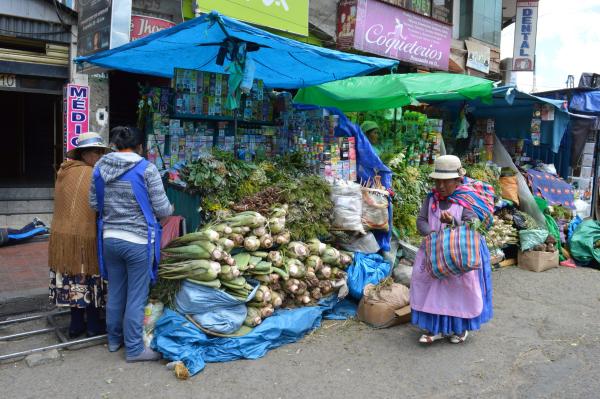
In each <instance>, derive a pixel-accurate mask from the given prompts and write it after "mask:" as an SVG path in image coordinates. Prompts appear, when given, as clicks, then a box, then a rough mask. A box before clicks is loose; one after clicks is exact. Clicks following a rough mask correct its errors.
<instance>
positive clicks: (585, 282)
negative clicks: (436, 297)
mask: <svg viewBox="0 0 600 399" xmlns="http://www.w3.org/2000/svg"><path fill="white" fill-rule="evenodd" d="M494 284H495V292H494V295H495V312H496V316H495V318H494V320H493V322H491V323H489V324H487V325H486V326H485V328H484V329H483V330H482V331H480V332H479V333H477V334H473V336H472V337H471V338H472V339H470V341H468V342H467V344H466V345H462V346H456V345H452V344H449V343H446V342H437V343H435V344H434V345H433V346H431V347H423V346H420V345H419V344H418V343H417V342H416V340H417V338H418V335H419V333H418V331H416V330H415V329H413V328H412V327H409V326H400V327H395V328H392V329H387V330H373V329H370V328H369V327H367V326H365V325H364V324H361V323H358V322H356V321H346V322H344V321H336V322H327V323H326V324H325V325H324V326H323V327H322V328H321V329H319V330H317V331H315V332H314V333H313V334H312V335H310V336H308V337H306V338H305V339H304V340H302V341H301V342H299V343H296V344H293V345H288V346H284V347H282V348H280V349H278V350H275V351H272V352H270V353H268V354H267V356H266V357H264V358H262V359H260V360H257V361H237V362H230V363H220V364H208V365H207V367H206V369H205V370H204V371H203V372H202V373H200V374H198V375H197V376H195V377H193V378H191V379H190V380H188V381H178V380H176V379H175V377H174V376H173V374H172V372H170V371H168V370H167V369H166V368H165V367H164V365H163V364H161V363H151V364H148V363H146V364H127V363H125V361H124V359H123V358H124V354H123V352H122V351H121V352H119V353H117V354H110V353H108V351H107V350H106V347H104V346H96V347H92V348H87V349H81V350H78V351H62V352H61V353H62V354H63V359H62V360H61V361H57V362H54V363H51V364H46V365H41V366H37V367H34V368H29V367H28V366H27V365H26V364H25V363H24V362H17V363H12V364H5V365H2V366H0V386H2V387H3V388H4V390H5V392H4V394H3V395H2V397H3V398H42V397H52V396H57V395H61V396H62V395H68V396H69V397H71V398H134V397H139V398H255V397H263V398H313V397H314V398H323V397H328V398H365V397H372V398H392V397H415V398H418V397H426V398H471V397H486V398H597V397H598V392H600V381H599V379H598V364H600V273H599V272H597V271H595V270H591V269H584V268H581V269H575V270H573V269H565V268H561V269H555V270H551V271H548V272H545V273H541V274H535V273H531V272H525V271H522V270H520V269H517V268H510V269H504V270H501V271H497V272H495V273H494ZM40 340H41V338H40ZM23 344H24V343H23V342H20V343H12V344H2V345H1V346H0V351H1V353H6V352H7V351H8V350H9V349H10V346H14V347H16V346H18V347H22V345H23ZM9 345H10V346H9Z"/></svg>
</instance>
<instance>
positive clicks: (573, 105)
mask: <svg viewBox="0 0 600 399" xmlns="http://www.w3.org/2000/svg"><path fill="white" fill-rule="evenodd" d="M569 109H571V110H573V111H579V112H585V113H598V114H600V90H592V91H582V92H575V93H573V97H571V102H570V103H569Z"/></svg>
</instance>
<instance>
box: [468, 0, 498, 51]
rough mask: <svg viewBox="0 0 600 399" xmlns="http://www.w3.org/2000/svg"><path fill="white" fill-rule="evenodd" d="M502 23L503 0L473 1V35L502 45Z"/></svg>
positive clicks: (496, 44)
mask: <svg viewBox="0 0 600 399" xmlns="http://www.w3.org/2000/svg"><path fill="white" fill-rule="evenodd" d="M501 24H502V0H478V1H473V25H472V31H471V36H472V37H474V38H475V39H479V40H481V41H484V42H486V43H490V44H493V45H495V46H500V35H501Z"/></svg>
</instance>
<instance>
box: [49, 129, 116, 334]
mask: <svg viewBox="0 0 600 399" xmlns="http://www.w3.org/2000/svg"><path fill="white" fill-rule="evenodd" d="M77 144H78V146H77V148H75V149H73V150H71V151H69V152H68V153H67V154H66V156H67V157H68V158H70V159H68V160H66V161H65V162H63V164H62V165H61V166H60V170H59V171H58V177H57V179H56V186H55V189H54V217H53V219H52V227H51V233H50V246H49V259H48V263H49V266H50V299H51V300H53V301H55V303H56V305H57V306H70V307H71V322H70V325H69V336H70V337H71V338H76V337H78V336H80V335H81V334H83V333H84V332H86V331H87V335H88V336H94V335H98V334H102V333H104V330H105V327H104V326H103V325H102V323H101V321H100V312H99V309H100V308H101V307H103V306H104V291H105V287H104V283H103V281H102V279H101V278H100V277H99V272H98V251H97V241H96V213H95V212H94V210H93V209H92V208H90V205H89V191H90V183H91V180H92V171H93V167H94V165H95V164H96V162H97V161H98V160H99V159H100V158H101V157H102V156H103V155H104V154H105V153H106V152H108V151H110V149H109V148H108V147H107V146H106V145H105V144H104V142H103V141H102V137H100V135H98V134H97V133H83V134H81V135H80V136H79V137H78V140H77ZM86 313H87V325H86V321H85V316H86Z"/></svg>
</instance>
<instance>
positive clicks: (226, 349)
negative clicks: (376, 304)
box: [152, 295, 356, 375]
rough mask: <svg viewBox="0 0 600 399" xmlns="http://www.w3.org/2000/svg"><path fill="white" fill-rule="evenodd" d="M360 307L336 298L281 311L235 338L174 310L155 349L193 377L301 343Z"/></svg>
mask: <svg viewBox="0 0 600 399" xmlns="http://www.w3.org/2000/svg"><path fill="white" fill-rule="evenodd" d="M355 314H356V305H355V304H353V303H351V302H349V301H342V302H338V299H337V298H336V297H335V295H334V296H331V297H329V298H325V299H324V300H322V301H321V302H320V304H319V306H308V307H303V308H298V309H279V310H277V311H276V312H275V313H274V314H273V316H271V317H269V318H267V319H265V320H264V321H263V322H262V323H261V324H259V325H258V326H257V327H255V328H254V329H253V330H252V331H251V332H250V333H248V334H246V335H244V336H241V337H233V338H219V337H209V336H207V335H206V334H205V333H203V332H202V331H201V330H200V329H199V328H197V327H196V326H195V325H194V324H193V323H191V322H190V321H188V320H187V319H186V318H185V317H183V316H182V315H181V314H179V313H177V312H174V311H172V310H170V309H167V310H165V313H164V314H163V316H162V317H161V318H160V319H159V320H158V321H157V322H156V326H155V328H154V340H153V341H152V346H153V347H154V348H155V349H156V350H158V351H159V352H161V353H162V354H163V356H164V357H165V358H167V359H169V360H171V361H175V360H180V361H182V362H183V363H184V364H185V366H186V367H187V368H188V370H189V371H190V373H191V374H192V375H194V374H196V373H198V372H200V371H202V370H203V369H204V367H205V365H206V363H207V362H208V363H216V362H227V361H231V360H238V359H258V358H261V357H263V356H264V355H265V354H266V353H267V352H268V351H269V350H271V349H275V348H278V347H280V346H282V345H285V344H290V343H292V342H296V341H298V340H300V339H301V338H302V337H303V336H304V335H306V334H307V333H309V332H311V331H312V330H314V329H315V328H318V327H319V326H320V325H321V320H322V319H323V318H328V315H331V318H332V319H341V318H347V317H353V316H354V315H355Z"/></svg>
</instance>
